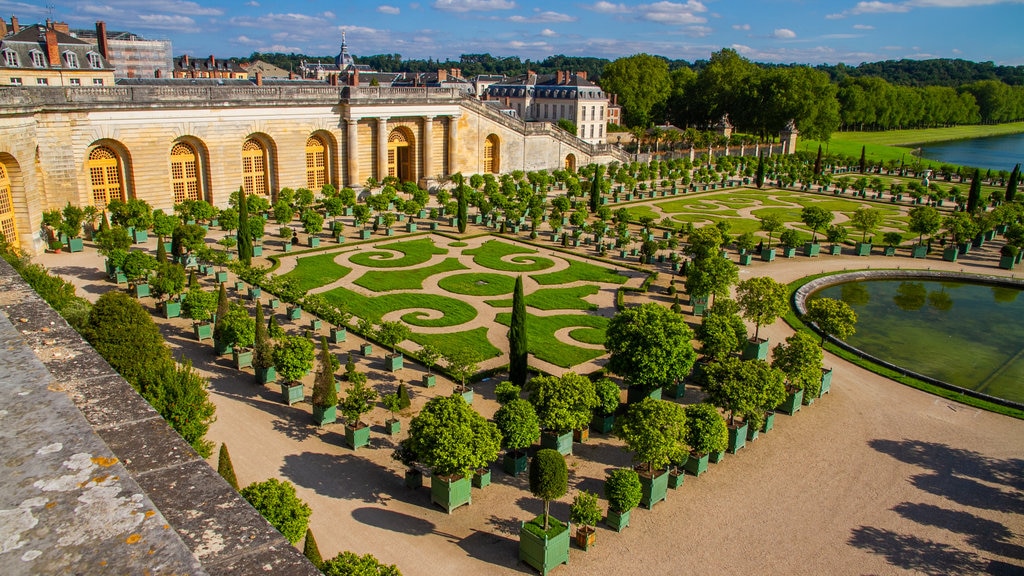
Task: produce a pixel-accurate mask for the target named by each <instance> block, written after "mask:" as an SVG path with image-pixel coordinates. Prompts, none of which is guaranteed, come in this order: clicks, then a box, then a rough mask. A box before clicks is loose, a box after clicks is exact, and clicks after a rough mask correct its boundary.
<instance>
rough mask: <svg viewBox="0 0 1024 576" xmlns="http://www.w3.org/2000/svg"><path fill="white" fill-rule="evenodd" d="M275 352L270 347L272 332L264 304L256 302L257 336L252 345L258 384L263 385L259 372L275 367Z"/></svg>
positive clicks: (253, 362)
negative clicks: (265, 319) (268, 324)
mask: <svg viewBox="0 0 1024 576" xmlns="http://www.w3.org/2000/svg"><path fill="white" fill-rule="evenodd" d="M273 356H274V350H273V347H272V346H271V345H270V331H269V329H268V327H267V325H266V324H264V318H263V304H262V303H260V302H256V336H255V337H254V338H253V344H252V365H253V368H255V369H256V372H257V374H255V376H256V382H257V383H260V384H262V382H260V380H259V378H260V375H259V370H267V369H268V368H270V367H271V366H273V365H274V358H273Z"/></svg>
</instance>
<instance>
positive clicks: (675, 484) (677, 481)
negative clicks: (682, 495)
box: [668, 470, 686, 490]
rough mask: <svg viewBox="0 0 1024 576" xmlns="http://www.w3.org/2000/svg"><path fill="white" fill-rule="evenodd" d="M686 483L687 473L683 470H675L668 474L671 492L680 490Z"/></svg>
mask: <svg viewBox="0 0 1024 576" xmlns="http://www.w3.org/2000/svg"><path fill="white" fill-rule="evenodd" d="M685 481H686V473H685V472H683V471H682V470H674V471H672V472H669V473H668V487H669V489H670V490H678V489H679V488H680V487H681V486H682V485H683V483H684V482H685Z"/></svg>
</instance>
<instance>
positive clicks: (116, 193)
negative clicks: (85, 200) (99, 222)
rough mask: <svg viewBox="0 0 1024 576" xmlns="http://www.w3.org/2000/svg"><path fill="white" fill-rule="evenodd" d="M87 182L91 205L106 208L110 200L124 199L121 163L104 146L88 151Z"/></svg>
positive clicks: (112, 152)
mask: <svg viewBox="0 0 1024 576" xmlns="http://www.w3.org/2000/svg"><path fill="white" fill-rule="evenodd" d="M88 168H89V184H90V186H91V187H92V203H93V206H98V207H99V208H106V207H107V204H109V203H110V201H111V200H113V199H115V198H117V199H118V200H124V199H125V195H124V186H123V185H122V184H121V165H120V160H119V158H118V156H117V154H116V153H114V151H113V150H111V149H110V148H107V147H106V146H97V147H96V148H94V149H93V151H92V152H90V153H89V163H88Z"/></svg>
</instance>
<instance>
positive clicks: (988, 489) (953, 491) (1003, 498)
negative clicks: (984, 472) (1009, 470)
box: [910, 474, 1024, 514]
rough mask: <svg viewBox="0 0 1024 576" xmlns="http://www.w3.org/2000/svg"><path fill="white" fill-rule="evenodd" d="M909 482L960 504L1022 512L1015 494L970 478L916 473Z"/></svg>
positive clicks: (1023, 509)
mask: <svg viewBox="0 0 1024 576" xmlns="http://www.w3.org/2000/svg"><path fill="white" fill-rule="evenodd" d="M910 482H911V484H913V485H914V486H915V487H917V488H919V489H921V490H924V491H925V492H928V493H930V494H935V495H936V496H942V497H943V498H946V499H947V500H950V501H952V502H956V503H957V504H960V505H962V506H970V507H972V508H981V509H982V510H996V511H1004V512H1013V513H1016V514H1022V513H1024V501H1022V500H1021V499H1020V497H1019V496H1018V495H1016V494H1013V493H1010V492H1006V491H1003V490H1000V489H999V488H996V487H993V486H989V485H987V484H982V483H981V482H978V481H976V480H972V479H971V478H963V477H961V476H954V475H944V474H918V475H916V476H912V477H911V478H910Z"/></svg>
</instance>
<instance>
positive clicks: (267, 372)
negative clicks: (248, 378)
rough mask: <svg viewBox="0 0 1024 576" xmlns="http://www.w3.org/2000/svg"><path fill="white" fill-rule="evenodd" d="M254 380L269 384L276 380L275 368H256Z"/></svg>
mask: <svg viewBox="0 0 1024 576" xmlns="http://www.w3.org/2000/svg"><path fill="white" fill-rule="evenodd" d="M254 372H255V373H256V381H257V382H259V383H260V384H270V383H271V382H273V381H274V380H277V368H274V367H273V366H271V367H269V368H256V369H254Z"/></svg>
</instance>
